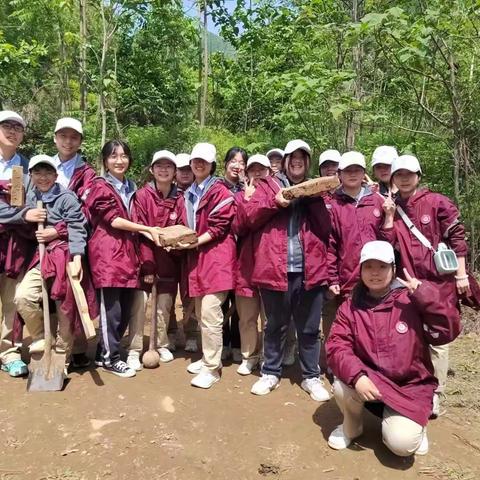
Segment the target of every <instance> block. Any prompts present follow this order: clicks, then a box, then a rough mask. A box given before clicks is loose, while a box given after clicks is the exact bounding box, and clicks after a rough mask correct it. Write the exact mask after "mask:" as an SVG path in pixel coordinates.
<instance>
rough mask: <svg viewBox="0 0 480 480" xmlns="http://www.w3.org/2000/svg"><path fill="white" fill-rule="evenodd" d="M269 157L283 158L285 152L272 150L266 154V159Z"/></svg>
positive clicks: (279, 149) (276, 149)
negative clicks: (277, 156)
mask: <svg viewBox="0 0 480 480" xmlns="http://www.w3.org/2000/svg"><path fill="white" fill-rule="evenodd" d="M270 155H280V156H281V157H282V158H283V156H284V155H285V152H284V151H283V150H282V149H281V148H272V149H271V150H269V151H268V152H267V157H268V158H270Z"/></svg>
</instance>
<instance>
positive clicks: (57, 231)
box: [44, 117, 97, 368]
mask: <svg viewBox="0 0 480 480" xmlns="http://www.w3.org/2000/svg"><path fill="white" fill-rule="evenodd" d="M54 142H55V147H56V148H57V154H56V155H55V156H54V157H53V158H54V160H55V163H56V165H57V171H58V178H57V182H58V183H59V184H60V185H62V187H64V188H66V189H67V190H70V191H72V192H73V193H75V195H77V197H78V198H79V199H80V202H81V203H82V204H83V200H84V198H85V195H87V194H88V191H89V189H90V187H91V186H92V183H93V180H94V179H95V178H96V176H97V174H96V173H95V170H94V169H93V168H92V166H91V165H89V164H88V163H86V162H85V161H84V159H83V158H82V156H81V154H80V153H79V151H80V148H81V146H82V142H83V127H82V124H81V122H80V121H79V120H77V119H75V118H71V117H63V118H60V119H59V120H58V121H57V123H56V125H55V133H54ZM82 208H83V209H84V210H85V207H84V206H83V205H82ZM44 235H45V238H47V239H48V241H54V240H56V239H59V240H64V241H67V240H68V235H67V230H66V228H65V224H64V223H63V222H62V223H59V224H57V225H55V226H53V227H47V228H45V230H44ZM87 347H88V345H87V340H86V338H85V336H84V335H80V336H78V337H76V338H75V342H74V345H73V355H72V363H71V364H70V365H71V367H73V368H85V367H88V366H89V365H90V360H89V359H88V357H87V355H86V352H87Z"/></svg>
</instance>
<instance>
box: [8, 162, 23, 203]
mask: <svg viewBox="0 0 480 480" xmlns="http://www.w3.org/2000/svg"><path fill="white" fill-rule="evenodd" d="M24 197H25V196H24V187H23V168H22V167H19V166H17V167H12V189H11V190H10V205H11V206H12V207H23V205H24Z"/></svg>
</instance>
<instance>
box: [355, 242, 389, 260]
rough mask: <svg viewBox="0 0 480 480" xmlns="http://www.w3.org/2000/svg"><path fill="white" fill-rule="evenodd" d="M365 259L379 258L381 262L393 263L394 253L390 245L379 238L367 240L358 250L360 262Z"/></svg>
mask: <svg viewBox="0 0 480 480" xmlns="http://www.w3.org/2000/svg"><path fill="white" fill-rule="evenodd" d="M367 260H379V261H380V262H383V263H394V262H395V253H394V251H393V247H392V245H390V243H388V242H383V241H381V240H374V241H373V242H367V243H366V244H365V245H364V246H363V248H362V251H361V252H360V264H362V263H363V262H366V261H367Z"/></svg>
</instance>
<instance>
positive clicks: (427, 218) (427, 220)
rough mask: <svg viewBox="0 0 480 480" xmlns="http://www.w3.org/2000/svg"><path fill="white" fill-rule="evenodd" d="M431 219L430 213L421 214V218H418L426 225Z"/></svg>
mask: <svg viewBox="0 0 480 480" xmlns="http://www.w3.org/2000/svg"><path fill="white" fill-rule="evenodd" d="M431 220H432V217H431V216H430V215H427V214H425V215H422V218H421V219H420V221H421V222H422V223H423V224H424V225H428V224H429V223H430V221H431Z"/></svg>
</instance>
